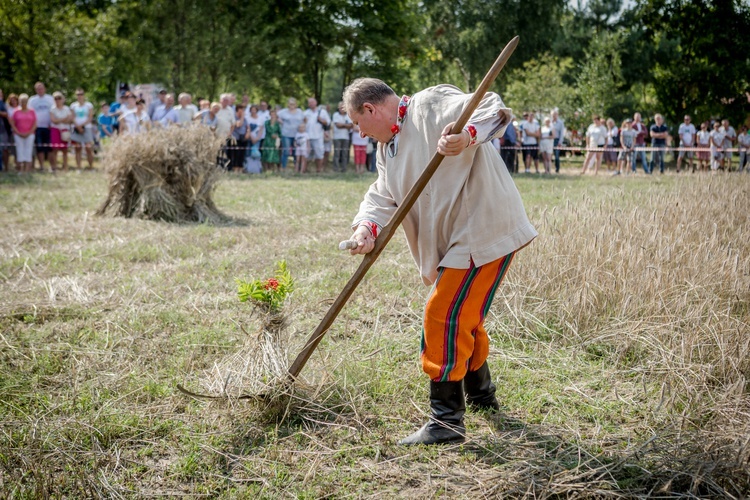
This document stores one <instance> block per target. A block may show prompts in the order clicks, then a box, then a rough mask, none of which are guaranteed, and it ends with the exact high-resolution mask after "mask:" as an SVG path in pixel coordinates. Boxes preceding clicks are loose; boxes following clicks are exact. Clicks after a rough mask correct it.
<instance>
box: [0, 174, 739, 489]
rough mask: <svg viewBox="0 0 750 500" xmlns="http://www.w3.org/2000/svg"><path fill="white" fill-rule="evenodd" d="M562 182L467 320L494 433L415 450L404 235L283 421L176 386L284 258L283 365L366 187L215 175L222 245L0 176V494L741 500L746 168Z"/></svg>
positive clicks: (213, 356) (524, 179) (330, 274)
mask: <svg viewBox="0 0 750 500" xmlns="http://www.w3.org/2000/svg"><path fill="white" fill-rule="evenodd" d="M576 165H577V164H569V167H568V168H567V169H565V170H564V172H563V174H561V175H552V176H537V175H534V174H531V175H526V174H520V175H517V176H515V181H516V184H517V186H518V188H519V190H520V192H521V195H522V197H523V199H524V202H525V204H526V208H527V211H528V213H529V217H530V219H531V220H532V222H533V223H534V224H535V226H536V227H537V229H538V231H539V234H540V235H539V237H538V238H537V239H536V240H535V241H534V242H533V243H532V244H531V245H530V246H529V247H527V248H526V249H524V250H522V251H521V252H519V254H518V255H517V257H516V259H515V260H514V264H513V266H512V267H511V269H510V271H509V273H508V276H507V280H506V282H505V283H504V285H503V286H502V287H501V289H500V290H499V292H498V294H497V296H496V298H495V302H494V304H493V306H492V310H491V312H490V315H489V318H488V324H487V326H488V331H489V332H490V335H491V337H492V344H491V353H490V357H489V364H490V367H491V370H492V371H493V374H494V376H495V379H496V384H497V386H498V399H499V401H500V404H501V407H502V412H501V414H500V415H494V416H493V415H486V414H476V413H467V416H466V424H467V433H468V439H467V442H466V443H465V444H463V445H460V446H443V447H417V448H402V447H399V446H397V445H396V442H397V441H398V439H400V438H401V437H403V436H405V435H407V434H409V433H411V432H413V431H414V430H416V429H417V428H418V427H419V426H420V425H421V424H422V423H423V422H424V421H425V419H426V417H427V412H428V401H427V396H428V391H427V389H428V387H427V377H426V376H425V375H424V374H423V373H422V372H421V369H420V365H419V360H418V355H419V340H420V329H421V312H422V307H423V304H424V300H425V298H426V296H427V293H428V291H429V290H428V289H427V288H426V287H424V286H423V285H422V283H421V280H420V279H419V276H418V273H417V271H416V268H415V266H414V263H413V261H412V259H411V256H410V254H409V252H408V250H407V247H406V243H405V240H404V238H403V236H402V235H401V233H399V234H398V235H397V236H396V237H395V238H394V239H393V240H392V241H391V243H390V244H389V246H388V248H386V249H385V251H384V252H383V254H382V255H381V256H380V258H379V260H378V262H377V263H376V264H375V265H374V266H373V268H372V270H371V271H370V273H369V274H368V276H367V277H366V278H365V280H364V281H363V283H362V284H361V285H360V287H359V288H358V289H357V291H356V292H355V293H354V295H353V297H352V299H351V300H350V302H349V303H348V305H347V306H346V307H345V308H344V309H343V311H342V312H341V314H340V316H339V318H338V319H337V321H336V322H335V323H334V325H333V327H332V328H331V330H330V331H329V332H328V334H327V336H326V337H325V339H324V340H323V342H322V343H321V344H320V346H319V348H318V350H317V351H316V352H315V354H313V356H312V358H311V359H310V361H309V362H308V364H307V366H306V367H305V369H304V370H303V372H302V380H301V381H300V382H299V383H298V384H296V385H295V387H294V391H293V393H292V395H291V398H290V399H289V400H288V401H287V403H286V404H285V406H284V407H283V408H281V409H280V411H279V409H278V408H276V409H275V410H276V411H268V408H264V407H263V403H262V402H258V401H253V400H250V401H248V400H235V399H220V400H203V399H197V398H193V397H190V396H188V395H185V394H183V393H181V392H179V391H178V390H177V389H176V386H177V384H180V385H183V386H185V387H187V388H189V389H191V390H194V391H196V392H205V391H206V390H207V387H209V386H210V383H211V381H212V377H213V375H212V370H213V369H214V367H215V366H216V365H217V364H221V363H222V362H225V361H226V360H227V359H230V358H231V357H232V356H233V355H235V354H236V353H237V352H238V351H240V350H242V349H246V348H247V347H248V346H252V342H253V341H254V337H255V335H256V332H257V331H258V329H259V327H260V318H259V317H258V316H257V315H253V314H252V308H251V307H250V306H249V305H248V304H247V303H240V302H239V301H238V298H237V285H236V284H235V278H241V279H254V278H264V277H266V276H269V275H270V274H271V273H272V272H273V270H274V267H275V264H276V262H278V261H280V260H282V259H283V260H286V262H287V264H288V266H289V269H290V271H291V273H292V275H293V277H294V278H295V280H296V285H297V286H296V291H295V292H294V293H293V295H292V296H291V298H290V300H289V302H288V304H287V306H286V307H287V309H286V310H287V313H288V327H287V328H286V338H285V340H284V342H285V349H286V350H287V351H288V355H289V357H290V360H288V361H291V359H293V357H294V356H295V355H296V353H297V352H298V351H299V349H300V348H301V346H302V344H304V342H305V340H306V339H307V337H308V335H309V334H310V333H311V332H312V331H313V330H314V329H315V327H316V326H317V325H318V323H319V322H320V321H321V319H322V318H323V316H324V315H325V313H326V311H327V310H328V307H329V306H330V304H331V302H332V300H333V299H334V298H335V297H336V296H337V295H338V293H339V292H340V291H341V289H342V287H343V286H344V284H345V283H346V281H347V280H348V279H349V277H351V275H352V274H353V273H354V270H355V269H356V267H357V265H358V263H359V260H360V259H359V258H358V257H352V256H350V255H349V254H348V252H341V251H339V250H338V248H337V247H338V242H339V241H340V240H342V239H345V238H346V237H347V236H348V235H349V234H350V230H349V223H350V222H351V219H352V217H353V216H354V214H355V213H356V210H357V207H358V205H359V202H360V200H361V197H362V195H363V193H364V191H365V190H366V189H367V186H368V185H369V183H370V182H372V180H373V179H374V176H373V174H366V175H365V176H362V177H360V176H356V175H355V174H346V175H334V174H323V175H308V176H305V177H297V176H293V175H290V174H286V175H280V176H274V175H260V176H255V177H248V176H244V175H226V176H225V177H224V178H222V179H221V180H220V182H219V183H218V186H217V189H216V192H215V195H214V200H215V202H216V205H217V206H218V207H219V209H221V210H222V211H223V212H224V213H225V214H226V215H228V216H229V217H231V219H232V222H231V223H229V224H225V225H220V226H211V225H198V224H184V225H177V224H168V223H164V222H158V221H148V220H138V219H124V218H111V217H98V216H95V215H94V212H96V210H97V208H98V207H99V205H100V204H101V203H102V202H103V201H104V199H105V198H106V195H107V179H106V177H105V175H104V174H103V173H101V172H81V173H77V172H69V173H60V174H57V175H51V174H44V175H34V176H31V177H19V176H15V175H9V174H2V175H0V221H2V234H1V235H0V297H1V299H0V497H9V498H44V497H52V498H62V497H67V498H83V497H112V498H118V497H128V498H131V497H141V496H155V495H156V496H161V495H164V496H170V495H176V496H178V495H179V496H182V495H191V496H206V497H220V498H238V497H239V498H250V497H252V498H289V497H295V498H320V497H329V498H363V497H364V498H367V497H374V498H392V497H414V498H431V497H445V498H485V497H509V498H517V497H533V498H547V497H556V498H559V497H569V496H576V495H580V496H582V497H596V498H633V497H647V496H650V497H660V498H666V497H670V498H672V497H674V496H689V497H701V498H705V497H714V498H724V497H726V498H743V497H746V496H747V495H748V494H749V492H750V383H749V382H748V380H749V379H750V327H749V326H748V325H749V324H750V223H749V222H748V221H749V220H750V175H745V174H738V173H733V174H721V173H720V174H717V175H711V174H701V173H699V174H684V173H683V174H680V175H676V174H674V173H673V172H670V173H668V174H666V175H663V176H660V175H653V176H646V175H644V174H642V173H641V174H639V175H635V176H632V175H631V176H624V175H621V176H612V175H610V174H608V173H607V172H606V170H605V169H603V170H604V171H600V173H599V175H598V176H593V175H586V176H579V175H577V172H578V169H577V166H576ZM497 209H498V211H501V210H503V200H501V199H498V200H497ZM488 230H491V223H489V221H488Z"/></svg>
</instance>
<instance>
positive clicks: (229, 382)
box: [203, 315, 289, 398]
mask: <svg viewBox="0 0 750 500" xmlns="http://www.w3.org/2000/svg"><path fill="white" fill-rule="evenodd" d="M276 321H278V324H276V325H274V327H271V328H269V323H270V322H276ZM264 323H265V325H264V327H263V328H262V329H261V330H260V332H258V334H257V335H248V338H246V339H245V342H244V344H243V345H242V347H240V348H239V349H238V350H237V351H236V352H234V353H231V354H229V355H228V356H226V357H224V358H223V359H221V360H219V361H217V362H215V363H214V366H213V367H212V369H211V370H210V371H208V372H207V373H206V377H205V379H204V381H203V385H204V387H205V388H206V390H207V391H208V393H209V394H211V395H213V396H226V397H229V398H240V397H242V396H245V395H257V394H265V395H272V394H273V393H275V392H276V391H278V390H279V389H283V388H282V387H280V384H282V383H283V382H284V381H285V380H286V379H287V377H288V374H289V372H288V370H289V367H288V364H287V360H288V358H289V353H288V347H287V346H288V338H286V336H287V332H286V331H285V324H284V323H285V321H284V320H283V319H281V316H280V315H278V316H276V317H275V318H272V319H271V320H270V321H269V320H268V319H266V321H264Z"/></svg>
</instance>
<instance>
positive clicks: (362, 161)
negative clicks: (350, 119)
mask: <svg viewBox="0 0 750 500" xmlns="http://www.w3.org/2000/svg"><path fill="white" fill-rule="evenodd" d="M369 142H370V138H369V137H362V136H361V135H360V133H359V127H358V126H357V125H355V126H354V128H353V129H352V146H353V147H354V168H355V169H356V171H357V173H358V174H360V175H361V174H364V173H365V165H366V164H367V144H368V143H369Z"/></svg>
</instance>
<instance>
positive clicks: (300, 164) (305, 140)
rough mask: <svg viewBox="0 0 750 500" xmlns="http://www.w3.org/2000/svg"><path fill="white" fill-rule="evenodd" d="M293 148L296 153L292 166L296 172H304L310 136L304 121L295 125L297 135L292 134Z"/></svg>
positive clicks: (308, 152)
mask: <svg viewBox="0 0 750 500" xmlns="http://www.w3.org/2000/svg"><path fill="white" fill-rule="evenodd" d="M294 148H295V149H294V151H295V154H296V155H297V158H296V161H295V163H294V168H295V170H296V171H297V173H298V174H304V173H305V171H306V170H307V155H308V154H310V136H309V135H308V134H307V125H305V124H304V123H302V124H300V126H299V127H297V135H295V136H294Z"/></svg>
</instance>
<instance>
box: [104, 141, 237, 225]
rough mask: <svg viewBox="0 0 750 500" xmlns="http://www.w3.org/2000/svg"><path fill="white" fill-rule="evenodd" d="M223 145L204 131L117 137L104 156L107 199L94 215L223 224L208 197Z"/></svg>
mask: <svg viewBox="0 0 750 500" xmlns="http://www.w3.org/2000/svg"><path fill="white" fill-rule="evenodd" d="M221 145H222V140H221V139H217V138H216V137H215V136H214V134H213V132H211V131H210V130H209V129H208V128H205V127H198V126H194V127H184V128H183V127H170V128H167V129H161V128H159V129H154V130H151V131H149V132H148V133H145V134H138V135H130V136H124V137H119V138H117V140H115V141H114V143H113V144H112V145H111V147H110V148H109V150H108V151H107V154H106V158H105V164H106V165H107V172H108V173H109V175H110V182H109V194H108V196H107V199H106V200H105V201H104V203H103V204H102V206H101V207H100V208H99V210H98V211H97V215H104V214H107V213H109V214H112V215H116V216H117V215H119V216H123V217H133V216H136V217H141V218H145V219H157V220H165V221H169V222H209V223H218V222H223V221H226V220H227V217H226V216H225V215H224V214H222V213H221V212H220V211H219V210H218V209H217V208H216V205H215V204H214V202H213V200H212V198H211V196H212V194H213V191H214V188H215V187H216V182H217V181H218V179H219V177H220V175H221V172H222V170H221V169H220V168H219V167H217V164H216V157H217V155H218V154H219V150H220V147H221Z"/></svg>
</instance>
